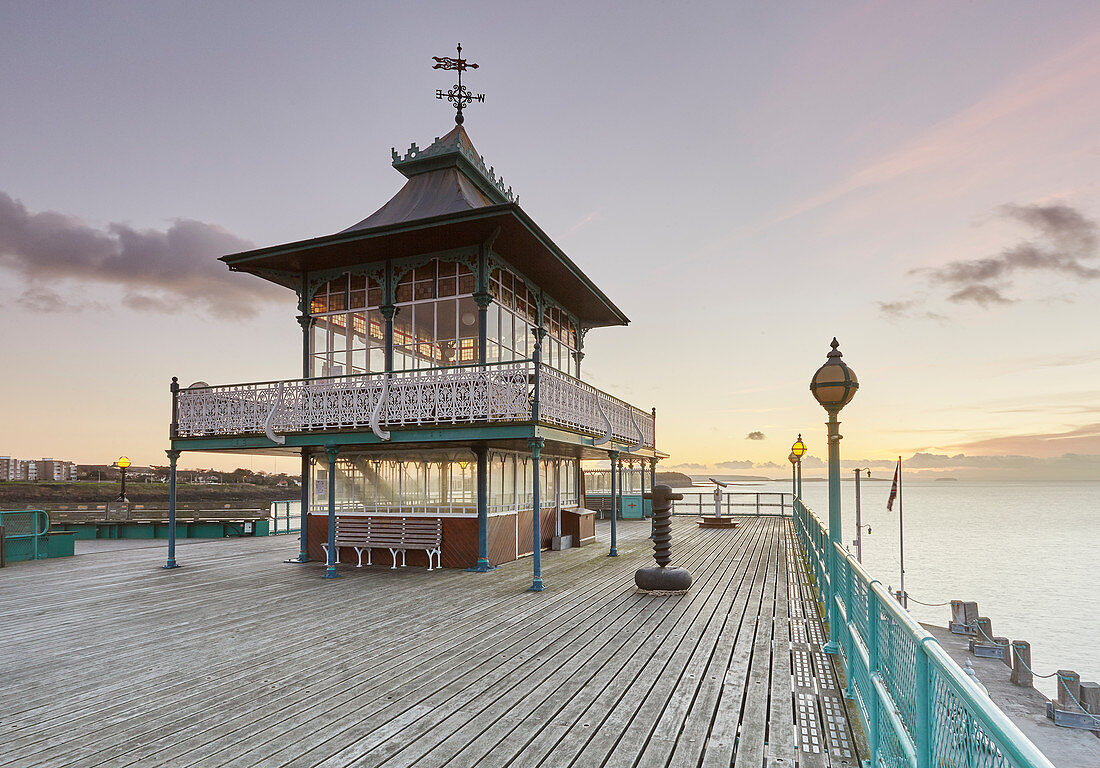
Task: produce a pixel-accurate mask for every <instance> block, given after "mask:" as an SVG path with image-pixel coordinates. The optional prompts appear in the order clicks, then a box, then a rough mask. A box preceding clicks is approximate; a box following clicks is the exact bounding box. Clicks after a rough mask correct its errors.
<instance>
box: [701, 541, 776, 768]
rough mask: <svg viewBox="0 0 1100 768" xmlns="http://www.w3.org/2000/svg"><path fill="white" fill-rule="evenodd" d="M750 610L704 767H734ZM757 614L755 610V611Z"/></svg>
mask: <svg viewBox="0 0 1100 768" xmlns="http://www.w3.org/2000/svg"><path fill="white" fill-rule="evenodd" d="M767 567H768V564H767V561H766V560H765V559H763V558H761V561H760V565H759V567H758V573H759V574H760V576H759V577H758V580H757V583H755V584H754V586H753V592H752V594H751V596H750V603H749V605H750V606H753V605H754V604H755V606H758V605H759V601H760V599H761V597H762V594H763V589H764V582H765V581H766V574H767ZM752 610H753V608H746V621H745V622H743V623H742V624H741V626H740V628H739V629H738V633H737V640H736V641H735V643H734V652H733V655H732V657H731V659H730V664H729V668H728V669H727V670H726V674H725V679H724V680H723V684H722V691H721V694H720V696H719V698H718V702H717V704H716V707H715V714H714V724H713V725H712V727H711V732H710V736H709V738H708V741H707V744H706V751H705V752H704V753H703V762H702V765H703V766H723V768H725V767H727V766H729V765H731V764H732V763H733V759H734V754H735V751H736V749H737V745H738V734H739V730H740V724H741V716H742V711H743V705H744V700H745V693H746V691H745V688H746V686H747V684H748V679H749V665H750V660H751V656H752V653H753V650H754V648H755V637H756V621H755V619H753V620H749V615H750V613H751V611H752ZM757 610H758V609H757Z"/></svg>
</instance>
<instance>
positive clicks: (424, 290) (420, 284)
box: [413, 280, 435, 301]
mask: <svg viewBox="0 0 1100 768" xmlns="http://www.w3.org/2000/svg"><path fill="white" fill-rule="evenodd" d="M414 288H415V290H414V291H413V300H414V301H423V300H425V299H434V298H435V291H434V290H433V289H434V288H435V283H434V282H433V281H423V280H418V281H417V282H416V283H415V286H414Z"/></svg>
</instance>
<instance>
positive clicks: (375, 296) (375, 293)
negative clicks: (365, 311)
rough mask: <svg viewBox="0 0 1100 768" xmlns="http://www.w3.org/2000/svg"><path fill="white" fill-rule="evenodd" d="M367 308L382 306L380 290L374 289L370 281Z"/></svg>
mask: <svg viewBox="0 0 1100 768" xmlns="http://www.w3.org/2000/svg"><path fill="white" fill-rule="evenodd" d="M367 306H369V307H380V306H382V289H381V288H378V287H375V286H374V284H373V281H372V284H371V288H370V290H368V291H367Z"/></svg>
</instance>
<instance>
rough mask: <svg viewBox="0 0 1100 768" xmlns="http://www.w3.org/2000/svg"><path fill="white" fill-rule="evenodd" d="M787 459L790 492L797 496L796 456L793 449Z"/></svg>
mask: <svg viewBox="0 0 1100 768" xmlns="http://www.w3.org/2000/svg"><path fill="white" fill-rule="evenodd" d="M787 461H789V462H790V463H791V493H792V494H793V495H794V497H795V498H796V499H797V498H798V457H797V456H795V455H794V451H791V455H790V456H788V457H787Z"/></svg>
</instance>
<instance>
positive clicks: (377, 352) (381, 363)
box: [370, 347, 386, 373]
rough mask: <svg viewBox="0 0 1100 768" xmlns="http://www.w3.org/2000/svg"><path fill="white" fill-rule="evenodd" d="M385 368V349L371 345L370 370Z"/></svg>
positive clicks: (375, 370) (377, 370)
mask: <svg viewBox="0 0 1100 768" xmlns="http://www.w3.org/2000/svg"><path fill="white" fill-rule="evenodd" d="M384 370H386V350H384V349H382V348H381V347H371V349H370V372H371V373H378V372H379V371H384Z"/></svg>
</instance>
